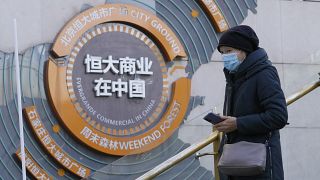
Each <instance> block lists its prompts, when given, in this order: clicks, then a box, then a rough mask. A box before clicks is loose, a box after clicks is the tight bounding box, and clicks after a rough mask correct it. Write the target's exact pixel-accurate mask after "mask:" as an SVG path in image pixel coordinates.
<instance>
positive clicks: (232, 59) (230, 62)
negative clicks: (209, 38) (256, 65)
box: [222, 52, 241, 71]
mask: <svg viewBox="0 0 320 180" xmlns="http://www.w3.org/2000/svg"><path fill="white" fill-rule="evenodd" d="M222 60H223V65H224V67H225V68H226V69H228V70H229V71H235V70H237V68H238V67H239V65H240V64H241V62H240V61H239V59H238V54H237V53H235V52H232V53H228V54H222Z"/></svg>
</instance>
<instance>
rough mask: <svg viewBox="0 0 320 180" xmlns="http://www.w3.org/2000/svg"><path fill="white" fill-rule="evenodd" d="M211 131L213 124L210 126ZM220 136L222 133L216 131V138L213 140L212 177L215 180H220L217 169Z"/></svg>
mask: <svg viewBox="0 0 320 180" xmlns="http://www.w3.org/2000/svg"><path fill="white" fill-rule="evenodd" d="M212 131H215V129H214V126H212ZM221 136H222V133H220V132H219V133H218V138H216V139H215V140H214V141H213V156H214V158H213V163H214V166H213V167H214V177H215V180H220V175H219V171H218V162H219V152H218V151H219V147H220V143H221Z"/></svg>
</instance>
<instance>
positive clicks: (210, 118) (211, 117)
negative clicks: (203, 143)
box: [203, 113, 224, 124]
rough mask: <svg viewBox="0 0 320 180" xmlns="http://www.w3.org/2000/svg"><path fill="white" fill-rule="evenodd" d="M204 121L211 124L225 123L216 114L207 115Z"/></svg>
mask: <svg viewBox="0 0 320 180" xmlns="http://www.w3.org/2000/svg"><path fill="white" fill-rule="evenodd" d="M203 119H204V120H206V121H208V122H209V123H211V124H218V123H219V122H222V121H224V119H222V118H221V117H220V116H219V115H217V114H214V113H209V114H207V115H206V116H205V117H204V118H203Z"/></svg>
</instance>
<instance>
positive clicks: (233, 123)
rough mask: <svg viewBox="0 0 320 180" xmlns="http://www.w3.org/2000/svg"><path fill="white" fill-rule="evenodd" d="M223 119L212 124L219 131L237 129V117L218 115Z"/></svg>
mask: <svg viewBox="0 0 320 180" xmlns="http://www.w3.org/2000/svg"><path fill="white" fill-rule="evenodd" d="M220 117H221V118H222V119H224V121H222V122H220V123H218V124H216V125H214V127H215V128H216V129H217V130H218V131H220V132H225V133H229V132H232V131H234V130H236V129H237V118H236V117H232V116H220Z"/></svg>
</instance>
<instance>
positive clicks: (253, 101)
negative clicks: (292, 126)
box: [215, 25, 288, 180]
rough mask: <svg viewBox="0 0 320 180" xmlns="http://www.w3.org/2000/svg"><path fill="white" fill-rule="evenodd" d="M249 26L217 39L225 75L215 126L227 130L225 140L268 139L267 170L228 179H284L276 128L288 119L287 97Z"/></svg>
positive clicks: (230, 141) (234, 141)
mask: <svg viewBox="0 0 320 180" xmlns="http://www.w3.org/2000/svg"><path fill="white" fill-rule="evenodd" d="M258 45H259V39H258V37H257V35H256V33H255V32H254V31H253V29H252V28H251V27H249V26H245V25H240V26H236V27H233V28H231V29H229V30H228V31H226V32H225V33H224V34H223V35H222V36H221V38H220V40H219V45H218V50H219V52H220V53H221V54H222V59H223V62H224V73H225V77H226V81H227V84H226V92H225V103H224V115H225V116H222V118H223V119H225V120H224V121H223V122H221V123H219V124H217V125H215V128H216V129H217V130H218V131H220V132H224V133H226V138H225V139H226V141H225V143H231V144H232V143H236V142H239V141H248V142H259V143H264V142H265V141H266V140H269V146H270V149H271V150H270V151H267V152H268V153H267V164H266V170H265V172H264V173H263V174H261V175H257V176H246V177H244V176H238V177H234V176H232V177H231V176H229V177H228V178H229V179H230V180H251V179H252V180H253V179H254V180H259V179H268V180H269V179H270V180H283V179H284V177H283V165H282V157H281V145H280V134H279V129H281V128H283V127H284V126H285V125H286V123H287V118H288V114H287V109H286V101H285V97H284V94H283V91H282V89H281V86H280V80H279V77H278V73H277V70H276V68H275V67H273V66H272V65H271V62H270V61H269V60H268V56H267V53H266V51H265V50H264V49H262V48H259V47H258Z"/></svg>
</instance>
